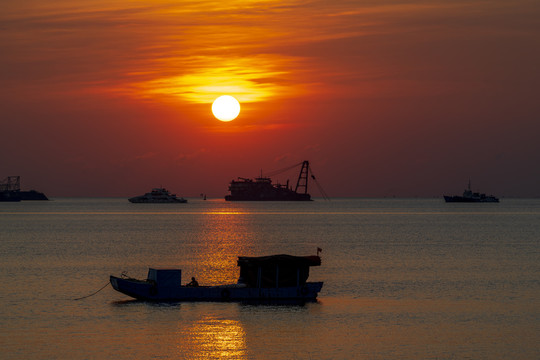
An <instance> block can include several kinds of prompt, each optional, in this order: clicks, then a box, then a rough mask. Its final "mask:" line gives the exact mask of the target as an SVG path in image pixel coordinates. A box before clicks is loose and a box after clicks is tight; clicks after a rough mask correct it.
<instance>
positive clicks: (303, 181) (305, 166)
mask: <svg viewBox="0 0 540 360" xmlns="http://www.w3.org/2000/svg"><path fill="white" fill-rule="evenodd" d="M308 172H309V161H307V160H305V161H304V162H303V163H302V168H301V169H300V174H299V175H298V181H297V182H296V188H295V189H294V191H295V192H296V193H298V189H299V188H304V194H307V191H308Z"/></svg>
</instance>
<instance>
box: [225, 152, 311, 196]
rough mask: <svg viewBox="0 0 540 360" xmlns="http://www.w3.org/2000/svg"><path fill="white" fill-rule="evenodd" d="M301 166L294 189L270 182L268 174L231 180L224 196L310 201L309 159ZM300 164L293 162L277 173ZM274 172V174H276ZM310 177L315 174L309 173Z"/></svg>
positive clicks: (287, 185)
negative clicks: (227, 192)
mask: <svg viewBox="0 0 540 360" xmlns="http://www.w3.org/2000/svg"><path fill="white" fill-rule="evenodd" d="M301 164H302V168H301V169H300V174H299V175H298V180H297V181H296V186H295V188H294V190H293V189H292V187H289V180H287V184H285V185H282V184H279V183H278V184H272V179H271V178H270V177H268V176H266V177H263V176H262V174H261V176H260V177H256V178H254V179H247V178H241V177H239V178H238V180H232V181H231V183H230V185H229V191H230V193H231V194H230V195H227V196H225V200H227V201H311V195H310V194H309V193H308V177H309V173H310V172H311V169H310V167H309V161H304V162H302V163H301ZM298 165H300V164H295V165H293V166H291V167H288V168H286V169H283V170H280V171H279V172H277V173H280V172H283V171H286V170H290V169H292V168H294V167H297V166H298ZM277 173H276V174H277ZM311 178H312V179H313V180H315V176H313V173H311Z"/></svg>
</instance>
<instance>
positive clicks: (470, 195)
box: [444, 180, 499, 203]
mask: <svg viewBox="0 0 540 360" xmlns="http://www.w3.org/2000/svg"><path fill="white" fill-rule="evenodd" d="M444 201H446V202H489V203H495V202H496V203H498V202H499V199H498V198H496V197H495V196H493V195H486V194H482V193H478V192H472V190H471V181H470V180H469V187H468V188H467V189H465V190H464V191H463V196H459V195H454V196H448V195H444Z"/></svg>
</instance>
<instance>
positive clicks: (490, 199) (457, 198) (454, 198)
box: [444, 195, 499, 203]
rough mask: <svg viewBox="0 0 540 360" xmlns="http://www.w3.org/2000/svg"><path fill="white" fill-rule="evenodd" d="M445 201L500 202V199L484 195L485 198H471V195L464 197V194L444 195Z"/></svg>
mask: <svg viewBox="0 0 540 360" xmlns="http://www.w3.org/2000/svg"><path fill="white" fill-rule="evenodd" d="M444 201H446V202H460V203H464V202H466V203H486V202H489V203H498V202H499V199H497V198H495V197H491V196H489V197H484V198H470V197H463V196H446V195H445V196H444Z"/></svg>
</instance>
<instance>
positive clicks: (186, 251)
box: [0, 198, 540, 359]
mask: <svg viewBox="0 0 540 360" xmlns="http://www.w3.org/2000/svg"><path fill="white" fill-rule="evenodd" d="M318 248H320V249H322V252H320V256H321V258H322V264H321V266H320V267H312V268H311V270H310V280H312V281H324V286H323V288H322V291H321V292H320V293H319V297H318V299H317V301H316V302H308V303H305V304H283V303H262V304H258V303H241V302H181V303H151V302H144V301H134V300H132V299H130V298H129V297H128V296H125V295H123V294H121V293H119V292H116V291H115V290H114V289H112V287H111V286H110V284H109V276H110V275H117V276H119V275H121V274H122V273H124V274H127V275H128V276H130V277H134V278H141V279H145V278H146V276H147V272H148V268H149V267H152V266H156V267H175V268H180V269H182V277H183V282H185V283H187V282H189V280H190V279H191V277H192V276H193V277H196V278H197V280H198V281H199V283H200V284H201V285H219V284H226V283H235V282H236V281H237V278H238V271H239V268H238V266H237V263H236V260H237V257H238V256H263V255H271V254H290V255H300V256H302V255H315V254H317V249H318ZM0 260H1V261H0V269H1V275H2V281H1V283H0V284H1V285H0V286H1V289H0V358H1V359H540V199H505V198H503V199H501V202H500V203H477V204H459V203H453V204H451V203H448V204H447V203H445V202H444V200H443V199H442V198H430V199H420V198H413V199H402V198H385V199H369V198H337V199H331V200H330V201H325V200H324V199H322V198H321V199H319V198H315V201H311V202H226V201H224V200H223V199H208V200H203V199H200V198H188V203H186V204H131V203H129V202H128V201H127V199H125V198H53V199H52V200H50V201H23V202H20V203H0Z"/></svg>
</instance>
